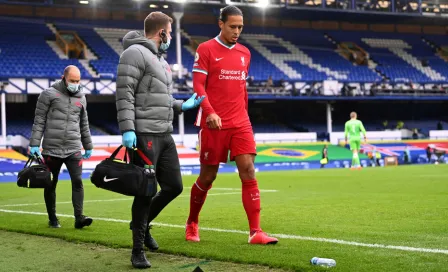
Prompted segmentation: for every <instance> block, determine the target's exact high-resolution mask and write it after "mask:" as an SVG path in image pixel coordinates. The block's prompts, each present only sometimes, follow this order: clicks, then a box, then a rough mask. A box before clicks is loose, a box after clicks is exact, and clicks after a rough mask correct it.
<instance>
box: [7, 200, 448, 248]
mask: <svg viewBox="0 0 448 272" xmlns="http://www.w3.org/2000/svg"><path fill="white" fill-rule="evenodd" d="M0 212H4V213H16V214H31V215H43V216H48V214H47V213H43V212H28V211H20V210H5V209H0ZM56 216H58V217H67V218H74V216H73V215H69V214H56ZM92 218H93V219H94V220H98V221H106V222H116V223H126V224H129V221H130V220H129V219H128V220H123V219H114V218H102V217H92ZM152 224H153V225H155V226H161V227H169V228H179V229H184V228H185V225H174V224H166V223H156V222H153V223H152ZM200 229H201V230H204V231H214V232H224V233H237V234H245V235H248V234H249V232H248V231H242V230H230V229H217V228H207V227H201V228H200ZM270 235H272V236H274V237H278V238H283V239H293V240H305V241H315V242H324V243H333V244H341V245H350V246H360V247H370V248H383V249H395V250H402V251H414V252H423V253H440V254H446V255H448V249H438V248H421V247H408V246H393V245H382V244H367V243H359V242H352V241H345V240H340V239H328V238H319V237H308V236H300V235H290V234H274V233H271V234H270Z"/></svg>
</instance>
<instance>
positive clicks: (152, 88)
mask: <svg viewBox="0 0 448 272" xmlns="http://www.w3.org/2000/svg"><path fill="white" fill-rule="evenodd" d="M171 23H172V19H171V18H170V17H169V16H167V15H166V14H163V13H162V12H152V13H150V14H149V15H148V17H146V19H145V33H144V34H143V33H140V32H138V31H131V32H129V33H127V34H126V35H125V36H124V38H123V47H124V52H123V53H122V54H121V56H120V62H119V64H118V69H117V92H116V105H117V114H118V125H119V128H120V131H121V133H122V134H123V145H124V146H126V147H128V148H132V147H137V148H138V149H140V150H141V151H142V152H143V153H145V155H146V156H147V157H148V158H149V159H150V160H151V161H152V163H153V164H154V165H155V168H156V178H157V182H158V183H159V185H160V188H161V190H160V191H159V192H158V193H157V194H156V196H154V198H152V199H151V197H135V198H134V203H133V204H132V224H131V228H132V237H133V244H134V245H133V249H132V258H131V262H132V265H133V266H134V267H136V268H149V267H150V266H151V264H150V263H149V262H148V260H147V259H146V256H145V253H144V250H143V245H144V244H145V245H146V246H147V247H149V248H150V249H151V250H156V249H157V248H158V245H157V243H156V242H155V240H154V238H152V236H151V234H150V233H149V225H148V224H149V222H151V221H152V220H153V219H154V218H155V217H156V216H157V215H158V214H159V213H160V212H161V211H162V209H163V208H164V207H165V206H166V205H168V203H170V202H171V201H172V200H173V199H174V198H176V197H177V196H178V195H179V194H180V193H181V192H182V189H183V185H182V178H181V174H180V165H179V157H178V155H177V150H176V144H175V142H174V140H173V137H172V136H171V133H172V132H173V118H174V114H180V113H181V112H183V111H186V110H189V109H192V108H195V107H197V106H198V105H199V104H200V103H201V102H202V100H203V99H204V98H203V97H201V98H198V99H195V98H196V95H193V96H192V97H191V98H190V99H188V100H187V101H185V102H184V101H182V100H176V99H174V98H173V96H172V93H173V79H172V73H171V69H170V66H169V65H168V63H167V62H166V61H165V59H164V58H163V57H162V53H163V52H164V51H165V50H166V49H168V46H169V44H170V40H171ZM141 163H142V164H144V162H141ZM146 164H148V163H146Z"/></svg>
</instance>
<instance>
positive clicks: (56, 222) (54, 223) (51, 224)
mask: <svg viewBox="0 0 448 272" xmlns="http://www.w3.org/2000/svg"><path fill="white" fill-rule="evenodd" d="M48 227H50V228H54V229H58V228H60V227H61V224H59V220H58V219H55V220H50V221H48Z"/></svg>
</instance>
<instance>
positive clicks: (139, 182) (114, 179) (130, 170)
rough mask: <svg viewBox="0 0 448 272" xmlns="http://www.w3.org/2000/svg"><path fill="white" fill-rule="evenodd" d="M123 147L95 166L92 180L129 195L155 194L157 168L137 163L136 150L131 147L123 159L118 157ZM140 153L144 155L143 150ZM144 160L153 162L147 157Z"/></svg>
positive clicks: (96, 183) (104, 187)
mask: <svg viewBox="0 0 448 272" xmlns="http://www.w3.org/2000/svg"><path fill="white" fill-rule="evenodd" d="M122 147H123V146H122V145H120V146H119V147H118V148H117V149H116V150H115V151H114V153H112V155H111V156H110V157H109V158H107V159H105V160H103V161H102V162H100V163H99V164H98V165H97V166H96V167H95V170H94V171H93V173H92V175H91V176H90V181H91V182H92V183H93V184H95V186H96V187H98V188H102V189H105V190H109V191H112V192H116V193H119V194H123V195H127V196H154V195H155V194H156V193H157V181H156V175H155V170H154V169H152V168H150V167H152V165H148V166H147V168H143V167H140V166H138V165H135V164H134V157H135V156H134V153H135V151H134V150H132V149H129V148H126V152H125V155H124V159H123V160H119V159H116V158H115V157H116V156H117V154H118V152H119V151H120V149H121V148H122ZM139 154H140V156H141V155H143V153H142V152H140V153H139ZM128 156H129V163H128V159H127V157H128ZM144 161H147V162H149V163H150V164H152V163H151V162H150V161H149V159H147V158H144ZM145 167H146V166H145Z"/></svg>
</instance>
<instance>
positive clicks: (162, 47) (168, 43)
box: [160, 39, 171, 51]
mask: <svg viewBox="0 0 448 272" xmlns="http://www.w3.org/2000/svg"><path fill="white" fill-rule="evenodd" d="M170 42H171V39H167V41H166V43H163V42H162V43H161V44H160V50H162V51H166V50H168V48H169V47H170Z"/></svg>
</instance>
